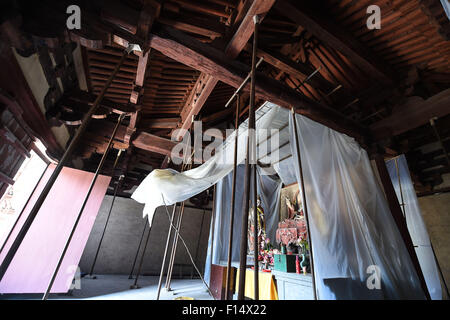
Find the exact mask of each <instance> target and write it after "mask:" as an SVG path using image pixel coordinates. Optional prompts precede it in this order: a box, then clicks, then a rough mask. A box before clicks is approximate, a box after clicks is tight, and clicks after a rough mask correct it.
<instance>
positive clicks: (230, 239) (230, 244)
mask: <svg viewBox="0 0 450 320" xmlns="http://www.w3.org/2000/svg"><path fill="white" fill-rule="evenodd" d="M239 111H240V96H239V94H238V95H237V96H236V119H235V125H234V126H235V128H236V130H235V132H236V136H235V137H234V160H233V184H232V187H231V208H230V230H229V232H228V260H227V283H226V285H225V299H226V300H230V286H231V258H232V255H233V226H234V205H235V203H236V174H237V150H238V140H239V139H238V138H239Z"/></svg>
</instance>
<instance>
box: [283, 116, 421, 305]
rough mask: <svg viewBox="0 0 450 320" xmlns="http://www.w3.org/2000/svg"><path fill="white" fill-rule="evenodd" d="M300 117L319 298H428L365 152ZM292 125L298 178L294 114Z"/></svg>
mask: <svg viewBox="0 0 450 320" xmlns="http://www.w3.org/2000/svg"><path fill="white" fill-rule="evenodd" d="M295 119H296V121H297V134H298V137H299V146H300V152H301V160H302V164H303V173H304V180H305V191H306V203H307V205H308V210H309V217H310V228H311V238H312V247H313V256H314V271H315V277H316V285H317V293H318V298H319V299H423V298H424V293H423V291H422V289H421V286H420V282H419V279H418V276H417V274H416V271H415V269H414V267H413V264H412V262H411V259H410V257H409V255H408V252H407V249H406V247H405V244H404V242H403V241H402V238H401V235H400V232H399V231H398V229H397V227H396V225H395V222H394V220H393V217H392V215H391V213H390V210H389V207H388V204H387V202H386V200H385V198H384V196H383V193H382V191H381V189H380V187H379V185H378V184H377V183H376V180H375V176H374V173H373V171H372V167H371V165H370V161H369V158H368V156H367V153H366V151H365V150H364V149H362V148H361V147H360V146H359V145H358V143H357V142H356V141H355V140H354V139H353V138H350V137H348V136H347V135H344V134H341V133H338V132H336V131H334V130H332V129H330V128H327V127H325V126H323V125H321V124H319V123H317V122H314V121H312V120H310V119H308V118H306V117H303V116H301V115H296V117H295ZM289 128H290V132H291V147H292V154H293V158H294V161H293V163H294V165H295V168H296V174H297V180H298V181H300V171H299V166H298V157H297V151H296V147H295V143H294V142H295V140H294V139H295V132H294V127H293V117H290V126H289ZM377 280H380V283H379V285H378V281H377ZM378 288H379V290H378Z"/></svg>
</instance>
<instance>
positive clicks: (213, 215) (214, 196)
mask: <svg viewBox="0 0 450 320" xmlns="http://www.w3.org/2000/svg"><path fill="white" fill-rule="evenodd" d="M216 185H217V184H215V185H214V189H213V207H212V211H211V224H212V225H211V253H210V261H209V271H210V272H211V267H212V264H213V257H214V238H215V233H216Z"/></svg>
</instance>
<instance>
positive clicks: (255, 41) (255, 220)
mask: <svg viewBox="0 0 450 320" xmlns="http://www.w3.org/2000/svg"><path fill="white" fill-rule="evenodd" d="M253 22H254V24H255V31H254V33H253V56H252V80H251V83H250V91H251V96H252V100H253V101H251V102H250V105H251V108H252V111H251V112H252V113H253V117H252V118H253V119H252V128H253V129H256V120H255V84H256V51H257V49H258V36H259V35H258V29H259V16H257V15H256V16H254V17H253ZM249 121H250V120H249ZM251 146H252V151H251V153H252V154H253V156H252V162H253V163H252V171H253V201H252V202H253V225H254V226H255V228H254V230H253V237H254V238H255V242H254V245H253V249H254V250H253V255H254V257H253V259H254V261H253V263H254V269H255V270H254V271H255V272H254V274H253V275H254V288H255V293H254V296H255V300H259V267H258V256H259V242H258V208H257V206H258V205H257V187H256V163H257V154H256V132H253V137H252V145H251Z"/></svg>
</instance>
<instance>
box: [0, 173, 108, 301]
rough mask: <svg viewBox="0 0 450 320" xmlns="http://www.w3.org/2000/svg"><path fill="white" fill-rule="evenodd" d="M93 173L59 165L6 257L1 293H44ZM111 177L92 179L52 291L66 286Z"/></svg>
mask: <svg viewBox="0 0 450 320" xmlns="http://www.w3.org/2000/svg"><path fill="white" fill-rule="evenodd" d="M54 169H55V166H54V165H50V166H49V168H48V169H47V171H46V172H45V174H44V176H43V177H42V179H41V181H40V182H39V184H38V186H37V188H36V190H35V192H34V193H33V195H32V197H31V199H30V202H29V203H28V205H27V206H26V208H25V211H24V213H23V215H22V217H21V219H20V221H19V222H18V223H17V225H16V227H15V229H14V231H13V233H12V235H11V237H10V240H9V241H8V243H7V244H6V246H5V248H4V250H3V252H2V254H1V255H0V261H3V259H4V257H5V255H6V253H7V252H8V250H9V248H10V246H11V245H12V243H13V240H14V239H15V237H16V235H17V233H18V232H19V230H20V228H21V227H22V225H23V223H24V221H25V220H26V218H27V216H28V214H29V212H30V210H31V209H32V208H33V205H34V203H35V202H36V200H37V198H38V196H39V194H40V193H41V191H42V189H43V188H44V186H45V184H46V182H47V181H48V179H49V178H50V176H51V174H52V172H53V171H54ZM93 176H94V174H93V173H90V172H85V171H81V170H76V169H71V168H66V167H65V168H63V169H62V171H61V173H60V174H59V176H58V178H57V179H56V182H55V184H54V185H53V187H52V189H51V190H50V193H49V194H48V196H47V198H46V199H45V201H44V203H43V204H42V207H41V209H40V210H39V213H38V214H37V216H36V218H35V220H34V222H33V224H32V226H31V228H30V229H29V231H28V233H27V234H26V236H25V238H24V240H23V242H22V244H21V246H20V247H19V250H18V251H17V253H16V255H15V256H14V258H13V260H12V261H11V264H10V266H9V268H8V270H7V271H6V273H5V275H4V277H3V279H2V281H1V283H0V293H43V292H44V291H45V290H46V288H47V285H48V283H49V281H50V278H51V276H52V273H53V271H54V269H55V267H56V265H57V263H58V259H59V257H60V255H61V252H62V250H63V248H64V245H65V243H66V240H67V238H68V237H69V234H70V231H71V229H72V227H73V224H74V223H75V220H76V217H77V214H78V211H79V210H80V209H81V206H82V204H83V200H84V197H85V195H86V194H87V192H88V189H89V185H90V183H91V181H92V178H93ZM110 180H111V178H110V177H107V176H101V175H100V176H99V177H98V178H97V181H96V183H95V185H94V188H93V190H92V192H91V195H90V197H89V199H88V202H87V204H86V207H85V208H84V210H83V213H82V216H81V219H80V221H79V223H78V227H77V229H76V231H75V234H74V236H73V238H72V241H71V244H70V246H69V248H68V250H67V253H66V256H65V258H64V260H63V263H62V265H61V268H60V270H59V273H58V275H57V277H56V280H55V283H54V285H53V289H52V291H51V292H52V293H65V292H67V291H68V290H69V287H70V285H71V283H72V279H73V277H74V275H75V272H76V269H77V266H78V263H79V261H80V258H81V255H82V253H83V250H84V247H85V245H86V242H87V240H88V237H89V233H90V232H91V229H92V226H93V224H94V221H95V218H96V216H97V213H98V210H99V208H100V205H101V203H102V200H103V198H104V196H105V193H106V190H107V188H108V185H109V182H110Z"/></svg>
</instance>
